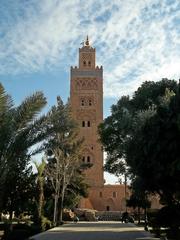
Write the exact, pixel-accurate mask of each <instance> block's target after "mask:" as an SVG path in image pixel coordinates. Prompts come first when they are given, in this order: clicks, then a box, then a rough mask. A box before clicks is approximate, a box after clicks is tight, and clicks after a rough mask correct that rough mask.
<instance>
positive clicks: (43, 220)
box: [41, 216, 52, 231]
mask: <svg viewBox="0 0 180 240" xmlns="http://www.w3.org/2000/svg"><path fill="white" fill-rule="evenodd" d="M51 227H52V223H51V221H50V220H49V219H48V218H46V217H44V216H42V217H41V229H42V231H46V230H48V229H50V228H51Z"/></svg>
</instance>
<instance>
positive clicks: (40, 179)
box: [34, 159, 46, 219]
mask: <svg viewBox="0 0 180 240" xmlns="http://www.w3.org/2000/svg"><path fill="white" fill-rule="evenodd" d="M34 164H35V166H36V170H37V176H36V181H37V186H38V219H41V216H42V214H43V205H44V184H45V176H44V170H45V167H46V162H45V160H44V159H42V162H41V163H39V164H38V163H37V162H34Z"/></svg>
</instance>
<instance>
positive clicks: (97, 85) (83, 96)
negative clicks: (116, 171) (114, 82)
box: [70, 36, 104, 188]
mask: <svg viewBox="0 0 180 240" xmlns="http://www.w3.org/2000/svg"><path fill="white" fill-rule="evenodd" d="M70 101H71V108H72V113H73V118H74V119H75V120H76V121H77V122H78V124H79V127H80V137H84V139H85V141H84V143H83V157H82V161H83V162H86V163H91V164H92V167H91V168H89V169H88V170H86V171H85V173H86V178H87V182H88V183H89V185H90V186H91V187H92V188H93V187H102V186H103V184H104V177H103V151H102V146H101V144H100V143H99V142H98V134H97V127H98V125H99V124H100V123H101V122H102V121H103V68H102V66H101V67H98V66H96V50H95V48H93V47H92V46H91V45H90V43H89V39H88V36H87V39H86V41H85V42H83V46H82V48H79V66H78V67H71V86H70Z"/></svg>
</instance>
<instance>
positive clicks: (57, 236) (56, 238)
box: [31, 222, 150, 240]
mask: <svg viewBox="0 0 180 240" xmlns="http://www.w3.org/2000/svg"><path fill="white" fill-rule="evenodd" d="M148 237H150V234H149V233H148V232H145V231H144V230H143V228H142V227H137V226H136V225H134V224H132V223H127V224H125V223H119V222H78V223H69V224H64V225H63V226H60V227H56V228H53V229H51V230H49V231H47V232H44V233H41V234H38V235H36V236H34V237H32V238H31V239H33V240H135V239H136V238H143V239H148Z"/></svg>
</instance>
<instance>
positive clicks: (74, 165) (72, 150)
mask: <svg viewBox="0 0 180 240" xmlns="http://www.w3.org/2000/svg"><path fill="white" fill-rule="evenodd" d="M57 100H58V101H57V106H54V107H53V108H52V115H53V116H54V117H53V118H52V119H51V124H52V125H53V126H54V128H55V129H57V131H56V132H55V133H54V135H53V136H51V137H50V139H49V141H48V143H47V150H48V153H49V155H50V156H51V157H50V158H49V160H48V162H49V163H48V165H47V169H46V174H47V176H48V178H49V180H50V181H51V184H52V187H53V189H54V217H53V222H54V224H55V225H56V224H57V222H58V220H59V222H60V223H61V222H62V211H63V203H64V197H65V193H66V191H67V189H68V186H69V185H70V184H71V183H72V182H73V178H74V177H75V175H76V174H77V170H78V169H79V168H80V166H81V144H82V140H79V139H78V128H77V126H76V124H75V122H74V121H73V120H72V118H71V113H70V107H69V105H68V104H66V105H64V104H63V102H62V100H61V99H60V97H58V98H57ZM53 113H56V114H53ZM59 116H61V118H59ZM59 128H60V131H59V130H58V129H59ZM58 208H59V217H58V216H57V214H58V211H57V209H58Z"/></svg>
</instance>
